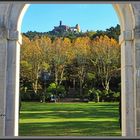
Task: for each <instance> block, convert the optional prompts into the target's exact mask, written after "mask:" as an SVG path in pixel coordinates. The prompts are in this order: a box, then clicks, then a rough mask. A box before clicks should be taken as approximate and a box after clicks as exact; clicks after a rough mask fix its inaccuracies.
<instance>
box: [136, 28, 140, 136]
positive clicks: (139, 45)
mask: <svg viewBox="0 0 140 140" xmlns="http://www.w3.org/2000/svg"><path fill="white" fill-rule="evenodd" d="M135 46H136V48H135V54H136V56H135V59H136V121H137V125H136V127H137V131H136V132H137V136H140V29H139V28H137V29H135Z"/></svg>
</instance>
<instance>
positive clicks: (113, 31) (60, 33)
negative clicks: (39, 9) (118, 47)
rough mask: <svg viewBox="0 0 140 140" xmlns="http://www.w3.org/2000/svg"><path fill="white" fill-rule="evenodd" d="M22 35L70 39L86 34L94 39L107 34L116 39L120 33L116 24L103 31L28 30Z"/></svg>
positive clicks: (30, 37) (31, 37)
mask: <svg viewBox="0 0 140 140" xmlns="http://www.w3.org/2000/svg"><path fill="white" fill-rule="evenodd" d="M58 27H59V26H58ZM23 35H25V36H26V37H28V38H29V39H30V40H32V39H33V38H34V37H36V36H38V37H41V36H49V37H50V38H51V39H52V40H53V39H54V38H56V37H68V38H70V39H71V40H72V39H75V38H77V37H84V36H88V37H90V38H93V39H94V38H96V37H97V36H101V35H107V36H108V37H110V38H114V39H116V40H117V41H118V40H119V35H120V25H118V24H117V25H116V27H110V28H108V29H106V30H105V31H103V30H97V31H86V32H82V31H78V32H77V31H76V32H72V31H70V30H52V31H49V32H37V31H28V32H26V33H23Z"/></svg>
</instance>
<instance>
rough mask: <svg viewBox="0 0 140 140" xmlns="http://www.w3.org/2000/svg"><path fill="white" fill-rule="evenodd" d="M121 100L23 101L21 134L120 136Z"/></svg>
mask: <svg viewBox="0 0 140 140" xmlns="http://www.w3.org/2000/svg"><path fill="white" fill-rule="evenodd" d="M118 118H119V112H118V103H92V102H89V103H39V102H38V103H37V102H22V108H21V112H20V124H19V136H121V131H120V129H119V119H118Z"/></svg>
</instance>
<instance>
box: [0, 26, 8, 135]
mask: <svg viewBox="0 0 140 140" xmlns="http://www.w3.org/2000/svg"><path fill="white" fill-rule="evenodd" d="M6 69H7V38H6V30H5V28H4V27H0V136H4V135H5V115H6V113H5V105H6V103H5V101H6Z"/></svg>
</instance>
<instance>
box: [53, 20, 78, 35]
mask: <svg viewBox="0 0 140 140" xmlns="http://www.w3.org/2000/svg"><path fill="white" fill-rule="evenodd" d="M52 31H53V32H64V31H71V32H80V26H79V24H76V26H75V27H69V26H67V25H62V21H60V24H59V26H54V29H53V30H52Z"/></svg>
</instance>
